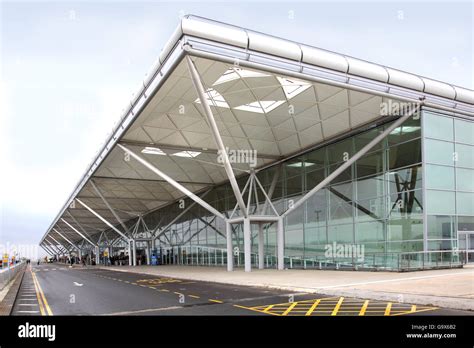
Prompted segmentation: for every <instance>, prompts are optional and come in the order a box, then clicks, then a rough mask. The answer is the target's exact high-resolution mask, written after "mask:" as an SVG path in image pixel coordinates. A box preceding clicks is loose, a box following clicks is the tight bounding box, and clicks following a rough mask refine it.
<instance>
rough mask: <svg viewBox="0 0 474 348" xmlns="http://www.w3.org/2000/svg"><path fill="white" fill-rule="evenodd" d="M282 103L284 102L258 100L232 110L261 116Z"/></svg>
mask: <svg viewBox="0 0 474 348" xmlns="http://www.w3.org/2000/svg"><path fill="white" fill-rule="evenodd" d="M284 102H285V101H284V100H260V101H256V102H252V103H248V104H244V105H240V106H236V107H235V108H234V109H237V110H243V111H250V112H257V113H259V114H263V113H267V112H270V111H272V110H273V109H275V108H277V107H279V106H280V105H281V104H283V103H284Z"/></svg>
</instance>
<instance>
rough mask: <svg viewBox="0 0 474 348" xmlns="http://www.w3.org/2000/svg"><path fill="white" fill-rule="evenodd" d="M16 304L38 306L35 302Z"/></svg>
mask: <svg viewBox="0 0 474 348" xmlns="http://www.w3.org/2000/svg"><path fill="white" fill-rule="evenodd" d="M18 305H19V306H30V307H31V306H38V304H37V303H19V304H18Z"/></svg>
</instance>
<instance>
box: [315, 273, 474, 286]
mask: <svg viewBox="0 0 474 348" xmlns="http://www.w3.org/2000/svg"><path fill="white" fill-rule="evenodd" d="M458 274H471V275H474V272H456V273H443V274H435V275H428V276H420V277H410V278H395V279H384V280H374V281H370V282H361V283H350V284H338V285H328V286H317V287H315V288H316V289H330V288H343V287H345V286H354V285H366V284H378V283H391V282H400V281H405V280H418V279H427V278H439V277H446V276H453V275H458Z"/></svg>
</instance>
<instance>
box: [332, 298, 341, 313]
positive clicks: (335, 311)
mask: <svg viewBox="0 0 474 348" xmlns="http://www.w3.org/2000/svg"><path fill="white" fill-rule="evenodd" d="M342 301H344V297H341V298H339V301H337V304H336V306H335V307H334V310H333V311H332V313H331V315H337V312H339V308H340V307H341V305H342Z"/></svg>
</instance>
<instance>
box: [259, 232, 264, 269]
mask: <svg viewBox="0 0 474 348" xmlns="http://www.w3.org/2000/svg"><path fill="white" fill-rule="evenodd" d="M264 242H265V238H264V231H263V224H262V223H259V224H258V269H264V268H265V254H264V251H265V250H264V249H265V248H264Z"/></svg>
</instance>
